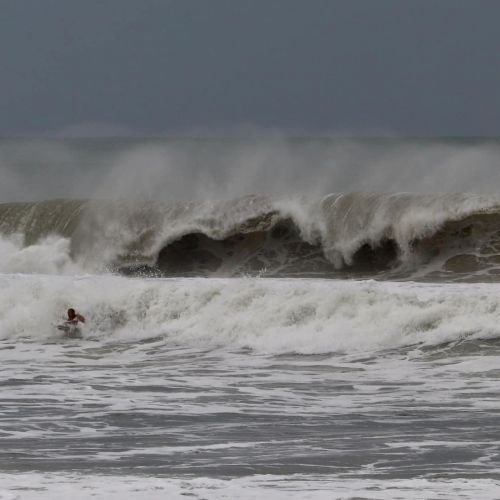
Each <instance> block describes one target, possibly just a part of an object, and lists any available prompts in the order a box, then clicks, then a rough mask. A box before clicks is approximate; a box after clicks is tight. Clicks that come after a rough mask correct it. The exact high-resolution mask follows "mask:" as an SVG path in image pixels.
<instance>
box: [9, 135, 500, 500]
mask: <svg viewBox="0 0 500 500" xmlns="http://www.w3.org/2000/svg"><path fill="white" fill-rule="evenodd" d="M416 156H418V158H419V159H418V162H416V160H415V157H416ZM61 158H62V159H63V160H64V169H69V171H71V173H72V176H73V177H75V176H78V180H79V182H80V186H81V193H80V194H81V196H74V195H70V196H68V193H67V192H66V193H61V192H59V191H58V188H57V183H55V182H54V179H55V178H56V177H54V176H52V177H51V182H48V183H46V184H43V186H42V184H40V183H41V182H42V180H41V178H38V180H39V183H38V184H37V187H36V188H33V190H32V192H30V193H26V191H23V190H22V189H21V186H24V183H23V182H21V180H23V179H24V180H25V181H27V180H28V179H33V178H37V175H39V174H37V173H36V172H37V170H36V167H37V166H39V165H45V166H46V167H47V168H48V169H49V170H50V171H51V172H52V173H54V172H57V171H58V169H59V168H61V169H63V167H62V166H61V167H58V165H59V164H60V162H61V161H62V160H61ZM200 158H202V159H203V161H204V162H205V163H206V165H207V168H208V169H209V170H210V168H214V169H215V170H214V172H216V173H217V175H216V181H217V183H219V184H220V185H221V186H222V187H220V188H219V189H218V190H217V189H216V190H211V189H210V182H209V181H210V178H209V177H207V178H204V179H202V180H200V179H194V180H196V181H197V182H196V183H195V184H196V185H197V187H196V189H195V191H196V192H194V191H192V192H189V193H188V192H185V193H181V187H179V188H175V186H181V185H182V183H180V181H179V179H180V178H182V175H181V174H180V173H179V172H177V171H176V170H175V168H174V166H175V165H182V167H183V169H184V171H183V172H184V174H185V175H187V172H188V173H189V172H190V173H191V175H192V177H193V176H194V174H193V172H198V170H199V161H200ZM242 158H243V159H244V160H245V161H244V164H245V167H246V168H247V170H245V172H243V171H242V170H241V169H239V170H238V174H237V175H236V174H234V175H229V173H228V172H229V170H230V167H231V168H232V167H233V166H235V165H239V164H241V162H242V161H243V160H242ZM249 158H250V160H249ZM367 158H370V160H371V161H372V162H374V163H375V164H376V165H380V164H382V163H383V164H384V165H386V167H385V168H384V169H383V170H380V169H379V170H378V171H379V173H380V176H382V172H384V173H385V174H384V175H386V176H387V175H389V176H394V174H395V172H396V170H395V167H391V163H394V159H395V158H397V160H398V165H401V162H402V161H403V160H404V161H406V162H408V164H411V165H412V166H413V167H415V165H417V164H418V165H424V164H425V165H426V164H427V163H429V167H428V170H426V171H425V172H427V174H426V175H423V174H422V171H421V170H420V174H419V175H418V176H419V177H422V179H427V180H425V183H427V182H430V184H432V185H433V186H434V185H435V186H436V187H439V186H438V184H437V182H436V179H438V176H437V174H435V171H436V170H438V171H439V170H440V169H441V170H440V177H441V178H448V179H450V178H453V179H455V177H456V176H454V175H451V174H450V168H451V167H450V166H453V168H451V170H453V172H455V174H456V173H458V170H457V169H458V168H459V167H458V166H460V169H461V168H462V167H461V165H462V164H464V162H468V161H470V160H471V159H472V160H475V162H476V163H475V168H476V171H475V173H474V175H475V176H476V177H477V175H478V172H483V173H484V174H486V173H489V174H491V176H493V171H494V168H497V167H496V165H497V163H495V162H497V161H498V159H500V147H499V146H498V144H497V143H495V142H491V141H490V142H486V143H483V142H478V141H476V142H474V141H468V142H467V141H466V142H464V143H457V142H456V141H455V142H453V141H448V142H446V141H444V142H441V143H439V142H436V141H429V142H427V143H421V142H418V141H417V142H415V141H413V142H411V141H407V142H405V141H399V140H395V141H394V142H393V143H388V142H387V141H378V142H377V141H368V142H363V141H359V142H358V143H353V142H352V141H351V142H348V143H346V142H345V141H335V140H331V141H329V142H328V141H325V140H322V141H316V142H315V141H312V142H311V141H302V142H301V141H299V142H297V141H292V142H291V143H289V144H288V143H287V144H284V143H283V141H280V142H279V143H274V142H273V143H269V141H268V142H265V141H264V143H262V142H260V143H259V142H258V141H257V142H255V141H253V142H249V143H245V144H243V145H242V144H236V145H235V143H234V142H231V141H229V143H226V142H222V143H220V142H215V143H214V142H210V141H209V142H203V141H201V142H200V141H191V142H190V141H184V142H182V141H181V142H178V143H175V142H174V144H172V143H171V142H168V141H163V142H162V141H143V140H137V141H136V142H133V141H132V142H131V143H130V142H125V143H124V142H123V141H121V142H120V141H118V142H113V141H111V140H106V141H94V142H92V141H90V142H89V141H86V142H85V141H84V142H81V141H80V142H78V141H76V142H71V141H59V142H57V141H56V142H51V141H48V142H42V143H38V142H29V141H28V142H26V141H25V142H23V141H21V142H19V141H18V142H16V141H3V142H2V141H0V167H1V168H2V171H0V173H1V174H2V175H1V177H0V179H2V181H3V182H2V186H0V195H1V199H0V374H1V376H0V387H1V391H0V440H1V447H0V448H1V449H0V499H9V500H10V499H23V500H24V499H28V500H31V499H33V500H41V499H43V500H45V499H56V500H57V499H63V498H64V499H66V498H68V496H71V497H73V498H75V499H87V498H91V497H97V498H102V497H106V498H109V499H110V500H111V499H122V498H151V499H157V498H158V499H160V498H162V499H163V498H179V499H180V498H185V497H186V496H190V497H192V498H199V499H221V498H227V499H233V498H243V499H253V498H273V499H281V498H283V499H284V498H287V499H288V498H296V499H303V498H310V499H327V498H328V499H330V498H338V499H356V498H370V499H372V498H373V499H386V498H398V499H421V498H430V499H460V498H463V499H466V498H467V499H468V498H485V499H495V498H499V497H500V440H499V439H498V425H499V415H500V391H499V382H500V368H499V367H500V197H499V196H497V195H496V194H495V193H494V192H488V190H487V189H483V190H482V191H486V194H481V195H478V194H471V191H472V190H468V189H465V187H462V186H460V187H461V189H460V192H459V191H456V192H444V191H445V190H443V192H439V191H438V190H435V191H434V190H432V191H431V190H429V189H427V187H428V186H427V185H424V184H425V183H424V184H420V185H417V180H415V179H411V182H412V183H413V185H414V186H415V187H418V189H415V190H414V191H412V192H410V191H408V190H404V189H398V190H396V191H394V190H391V192H389V191H388V190H381V189H377V187H378V186H377V185H376V183H374V182H373V179H374V175H371V176H370V179H371V183H372V184H371V186H365V185H363V186H359V187H361V188H362V189H359V190H357V189H350V190H348V189H346V188H347V187H353V186H352V185H349V186H348V182H347V181H346V179H347V178H348V177H346V176H347V174H346V172H347V171H349V168H350V167H352V164H353V163H359V164H364V163H363V161H366V159H367ZM139 160H140V162H142V163H141V166H142V167H143V168H141V169H139V170H136V168H137V164H138V162H139ZM249 161H250V163H252V162H257V163H259V164H262V165H265V166H268V165H269V164H270V162H271V163H272V164H275V165H277V168H278V170H279V168H285V167H283V165H285V164H286V165H291V167H290V168H291V171H289V170H286V169H285V170H286V172H288V173H289V178H288V179H287V180H288V181H289V182H284V184H286V186H287V188H286V189H289V192H287V191H286V189H285V188H284V187H283V186H281V184H280V186H281V188H280V189H275V187H276V186H277V185H278V184H275V185H273V184H272V183H271V182H267V181H268V180H269V179H267V178H266V187H267V188H268V189H261V188H262V186H257V185H254V186H252V187H253V188H255V189H253V190H252V193H253V194H248V192H246V193H243V192H239V188H238V189H234V185H235V182H236V181H235V179H239V182H236V185H237V186H239V185H240V184H246V186H247V188H248V186H249V185H250V184H251V183H252V182H251V181H250V180H249V175H250V174H248V169H250V166H251V165H250V166H249ZM58 162H59V163H58ZM140 162H139V163H140ZM326 163H328V165H330V164H331V165H334V166H335V168H333V167H328V169H330V170H328V169H326V167H325V164H326ZM403 163H404V162H403ZM306 164H307V165H308V166H309V167H310V169H312V170H309V171H310V174H311V175H308V178H310V177H313V178H315V179H316V180H315V182H317V179H318V177H319V174H320V173H321V175H322V176H323V177H322V179H323V181H321V182H320V183H323V184H325V192H322V193H321V192H319V191H318V190H317V189H312V188H311V186H307V189H306V185H305V184H304V182H303V179H299V180H300V182H299V183H298V184H297V185H294V183H293V182H292V181H291V179H292V178H294V179H295V178H300V177H301V175H302V174H301V170H300V166H301V165H306ZM315 165H316V170H314V168H315V167H314V166H315ZM318 165H319V166H318ZM493 166H494V168H493ZM252 168H253V167H252ZM51 169H52V170H51ZM186 169H187V170H186ZM325 169H326V170H325ZM251 170H252V169H251ZM257 170H258V169H257ZM61 171H62V170H61ZM139 171H140V172H141V173H140V174H139V173H138V172H139ZM259 172H260V173H262V172H261V171H260V170H259ZM328 172H329V173H330V175H331V176H333V177H335V182H334V183H333V184H335V187H336V188H337V189H331V186H330V185H329V182H330V181H329V180H328V181H327V177H328V176H327V173H328ZM339 172H340V173H339ZM368 172H369V169H367V170H366V171H365V173H367V175H366V176H365V178H366V177H367V176H368ZM444 173H447V174H448V177H447V176H446V175H444ZM292 174H293V175H292ZM334 174H335V175H334ZM340 174H342V175H340ZM214 175H215V174H214ZM287 175H288V174H287ZM23 176H24V177H23ZM165 176H166V177H167V181H164V177H165ZM285 177H286V176H285ZM193 178H194V177H193ZM107 179H108V180H109V179H113V180H114V181H116V182H115V184H116V186H115V187H116V190H115V191H113V193H114V194H115V196H113V197H112V196H110V194H111V189H110V184H107V182H108V181H107ZM127 179H128V180H129V181H127ZM223 179H230V181H228V183H227V185H225V186H224V185H223ZM429 179H432V182H431V181H429ZM491 179H493V177H491ZM282 180H283V178H282ZM320 180H321V179H320ZM469 180H470V179H469ZM174 181H175V182H174ZM342 182H344V184H342ZM170 183H172V184H174V188H173V189H171V190H170V191H168V193H169V194H168V195H167V191H166V189H167V188H166V186H167V185H168V184H170ZM490 183H491V184H492V182H490ZM94 185H98V186H99V187H100V189H99V190H98V191H96V190H95V189H88V187H89V186H94ZM200 185H203V186H204V187H205V188H206V189H205V190H204V189H201V188H200ZM394 186H396V185H395V184H391V187H394ZM230 187H231V189H229V188H230ZM297 187H300V189H295V188H297ZM367 187H371V188H373V189H366V188H367ZM396 187H397V186H396ZM400 187H402V186H400ZM457 187H458V186H457ZM135 189H137V190H138V191H137V193H136V194H137V197H134V196H131V193H133V192H135V191H134V190H135ZM37 190H38V191H37ZM128 190H130V191H128ZM146 191H147V193H146ZM176 191H178V192H177V194H179V195H180V194H182V196H181V198H183V199H176V196H175V194H176ZM229 191H230V193H229ZM159 193H161V196H159ZM255 193H266V194H255ZM26 194H29V196H28V195H26ZM69 194H71V193H69ZM146 194H150V195H152V196H145V195H146ZM229 194H230V195H229ZM139 195H140V196H139ZM153 195H154V196H153ZM69 307H74V308H76V309H77V310H78V312H80V313H82V314H83V315H84V316H85V317H86V318H87V322H86V324H85V325H84V326H83V327H82V338H80V339H70V338H65V337H64V336H63V335H62V333H61V332H60V331H59V330H57V325H58V324H60V323H61V322H62V321H64V318H65V314H66V310H67V309H68V308H69Z"/></svg>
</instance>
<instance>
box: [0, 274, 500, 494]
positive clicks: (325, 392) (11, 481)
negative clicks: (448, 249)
mask: <svg viewBox="0 0 500 500" xmlns="http://www.w3.org/2000/svg"><path fill="white" fill-rule="evenodd" d="M26 279H27V278H23V277H21V276H19V277H16V276H11V277H10V278H9V279H8V283H9V284H10V286H14V284H15V285H19V282H23V280H24V281H25V280H26ZM51 279H52V278H50V277H46V278H43V277H41V278H37V279H35V278H29V280H30V285H31V287H32V288H33V289H35V290H38V291H39V292H40V290H41V283H43V282H47V281H50V280H51ZM109 279H110V280H114V281H115V285H116V284H117V283H116V282H118V283H122V287H126V286H129V287H137V286H144V283H146V284H148V283H150V282H151V280H146V281H145V282H144V281H141V280H129V279H124V278H109ZM63 281H64V283H66V285H67V286H77V285H76V284H75V282H74V281H73V278H64V279H63ZM81 281H82V280H81V279H80V282H81ZM93 281H94V279H93V278H91V277H88V278H85V279H84V280H83V282H85V283H87V286H90V287H91V288H92V286H94V285H93ZM202 282H203V283H205V285H206V286H207V281H206V280H205V281H203V280H198V281H196V280H194V281H193V280H186V281H183V280H164V281H163V282H162V280H157V281H155V283H160V284H162V286H163V287H166V288H168V287H174V288H176V289H179V288H182V286H184V287H186V286H188V287H189V289H190V290H192V289H199V288H200V287H201V286H202V285H201V284H200V283H202ZM243 283H244V286H246V287H247V288H249V287H250V285H253V286H255V285H256V283H257V284H258V285H259V286H261V287H262V289H264V290H267V291H268V293H269V290H274V291H276V289H280V287H281V289H283V288H294V287H295V288H297V287H299V288H300V287H301V286H303V282H302V280H301V282H300V283H297V282H296V281H294V280H283V281H270V282H266V280H248V282H246V281H244V280H243ZM231 284H232V281H231V280H229V281H228V282H226V283H225V286H227V287H231ZM80 286H81V285H80ZM240 286H243V285H241V283H240ZM346 286H347V287H349V286H350V287H357V288H358V290H357V292H358V295H362V293H363V288H366V286H372V287H375V289H374V290H372V291H373V292H374V293H379V294H385V296H386V299H387V300H389V298H390V296H391V294H392V295H393V297H396V296H400V297H401V296H404V295H405V294H407V295H408V297H411V296H412V295H411V294H413V293H415V287H416V290H417V291H418V293H419V294H420V301H421V307H423V308H424V309H425V308H426V307H430V305H429V304H430V301H429V302H428V303H427V305H425V304H426V302H425V299H426V298H428V296H429V297H435V295H436V293H437V291H436V287H438V286H437V285H435V286H434V290H433V291H432V292H429V290H428V288H431V287H430V286H428V285H418V286H417V285H400V289H398V290H396V291H397V292H398V294H397V295H396V293H395V290H394V289H393V288H391V290H389V289H388V288H387V285H383V284H380V285H373V284H372V285H366V284H363V282H359V283H351V284H350V285H348V284H345V283H341V282H332V281H328V282H322V281H313V280H311V281H310V282H309V287H310V289H311V293H314V291H315V289H317V288H318V287H319V288H320V289H321V290H322V291H323V292H324V293H326V292H328V289H330V290H329V291H330V293H331V295H332V297H335V294H336V293H337V294H338V288H339V287H340V288H341V289H342V288H343V287H346ZM384 286H385V288H384ZM394 286H395V285H394V284H392V285H391V287H394ZM441 287H442V288H441V299H440V301H441V307H445V306H446V304H447V301H448V302H449V301H451V300H452V297H455V298H456V297H458V296H462V297H463V294H462V295H459V294H458V293H457V289H458V290H459V291H460V286H459V285H448V286H447V285H441ZM101 288H102V286H101ZM438 288H439V287H438ZM247 291H248V290H247ZM498 291H500V289H497V286H496V285H482V286H479V287H478V289H477V291H476V294H475V295H474V294H473V295H471V297H470V300H474V297H476V298H477V297H479V298H481V297H483V298H484V297H486V296H487V295H490V296H491V295H493V294H496V295H498V294H497V292H498ZM233 292H234V294H235V293H236V292H235V290H233ZM192 293H194V292H192ZM469 293H470V291H469ZM426 294H427V295H426ZM429 294H430V295H429ZM188 299H191V300H192V299H193V297H192V296H191V297H188V298H187V299H186V300H188ZM372 299H373V297H372ZM275 300H276V297H275ZM342 300H344V301H345V300H348V299H346V296H343V299H342ZM408 300H409V299H408ZM462 300H463V299H462ZM492 300H493V301H494V302H495V303H496V302H497V301H498V302H499V303H500V299H497V298H496V296H495V297H494V298H493V299H492ZM443 304H444V306H443ZM150 306H151V304H150ZM212 307H214V304H212ZM246 307H247V313H251V312H252V311H251V306H249V305H247V306H246ZM351 307H354V304H351ZM248 308H250V309H248ZM393 308H399V309H400V313H403V308H402V306H401V304H398V303H394V304H393ZM253 312H254V313H255V314H257V311H253ZM3 314H4V318H5V317H6V312H5V311H4V313H3ZM492 314H496V313H492ZM498 314H500V312H499V313H498ZM333 318H334V319H335V321H333V320H332V321H331V322H330V324H329V335H330V336H331V338H332V341H334V339H335V336H339V335H342V334H344V333H345V332H343V328H344V327H349V324H348V323H346V322H345V321H346V318H345V317H344V318H343V320H344V324H343V323H342V322H341V321H340V320H339V318H338V317H336V316H333ZM380 321H381V319H380V318H378V319H377V318H373V322H374V324H375V323H377V322H378V323H380ZM299 324H300V322H299ZM242 326H243V327H242V329H241V330H240V335H241V332H245V331H246V332H248V330H245V328H244V325H242ZM200 327H201V326H200V325H197V327H196V328H200ZM387 327H389V324H387ZM205 328H206V329H209V328H212V330H213V333H212V335H216V332H217V331H220V330H221V328H222V326H221V325H216V324H214V323H212V324H211V323H210V322H207V323H206V325H205ZM290 328H291V327H290ZM418 328H419V327H417V329H418ZM306 330H307V331H306ZM299 331H300V328H299ZM372 331H375V330H372ZM124 332H125V330H119V331H115V332H114V333H112V334H109V335H106V332H103V331H92V328H91V327H90V324H89V328H88V330H87V331H86V334H85V339H83V340H64V339H61V338H59V337H57V335H55V334H54V335H49V336H45V337H37V335H36V333H35V332H34V334H33V335H32V336H30V335H28V332H23V334H22V336H20V337H17V338H12V337H11V338H4V340H2V342H1V344H0V358H1V360H2V363H1V366H0V376H1V393H0V394H1V397H0V408H1V411H0V430H1V435H0V436H1V442H2V449H1V452H0V468H1V470H2V472H3V475H2V476H1V477H2V481H1V482H0V484H1V485H2V486H0V492H1V495H3V496H0V498H45V497H46V495H47V494H48V492H50V496H51V497H53V498H58V495H59V496H61V498H62V497H63V496H64V495H65V494H67V493H68V490H69V489H70V488H71V489H73V488H76V489H77V490H78V491H79V492H80V493H79V494H81V495H82V498H87V497H86V496H85V494H89V495H90V493H91V492H94V493H95V492H96V491H98V492H99V494H104V492H105V493H106V495H107V496H111V498H115V497H116V498H118V497H119V496H120V495H132V492H133V491H135V490H139V491H143V492H148V493H147V496H148V497H151V498H163V497H162V495H165V494H167V493H168V494H169V495H171V496H172V497H173V498H175V497H176V496H179V497H182V496H183V495H184V494H186V493H189V494H190V495H194V497H197V498H225V497H226V495H227V498H230V497H231V495H239V496H241V497H243V498H245V497H247V498H254V497H255V496H258V495H266V494H268V495H269V496H270V497H272V498H276V497H277V498H281V497H280V496H279V495H284V496H283V498H285V497H290V496H292V497H293V496H296V497H297V498H304V495H309V497H310V498H323V497H324V498H331V495H332V494H334V493H335V494H337V495H338V498H351V497H352V498H355V497H356V496H360V495H361V496H362V497H364V498H387V497H388V496H387V495H389V497H392V493H388V492H390V491H394V488H395V489H396V490H397V492H398V495H399V496H397V498H422V492H426V495H429V496H427V497H428V498H469V497H474V496H475V495H476V494H478V495H479V494H480V496H481V497H482V498H495V497H497V496H498V494H499V491H500V490H499V488H500V487H499V486H498V485H500V482H499V483H498V485H497V482H496V481H497V480H500V468H499V463H500V453H499V452H500V440H499V439H498V425H499V423H500V413H499V412H500V389H499V378H500V368H499V367H500V343H499V342H498V339H497V338H496V337H494V338H485V337H487V335H486V333H487V332H485V331H483V332H482V333H481V334H478V333H477V332H476V334H474V335H472V336H471V335H470V334H469V336H468V337H467V336H465V334H464V333H465V332H462V333H463V334H464V335H462V334H458V335H457V336H456V338H455V339H453V340H450V341H449V342H444V343H438V344H437V345H431V344H432V342H427V344H429V345H424V344H423V343H422V342H420V343H418V344H414V343H413V342H411V343H410V344H409V345H406V346H400V347H399V348H395V349H393V348H390V346H385V347H383V348H379V349H373V347H370V349H365V348H363V346H362V345H358V346H357V347H356V348H355V349H351V350H350V351H351V352H331V353H328V352H323V353H321V354H301V353H300V352H295V353H294V352H293V351H300V344H297V343H296V342H297V332H295V333H294V335H292V336H291V338H290V342H291V343H290V348H289V349H288V352H285V351H287V349H281V350H282V351H283V352H281V353H273V352H272V350H273V349H275V348H276V347H275V346H273V345H272V344H268V347H267V349H266V343H265V342H261V343H259V344H258V345H259V346H260V347H259V348H258V349H256V348H253V349H250V348H242V347H238V348H231V347H227V346H226V347H224V346H215V345H210V343H209V342H207V341H206V337H205V336H204V335H203V333H204V332H200V331H198V330H196V332H195V330H194V327H193V331H192V332H191V336H190V337H187V338H189V339H190V340H189V342H188V341H185V342H180V338H181V337H179V336H178V335H175V334H174V332H172V331H169V330H168V329H166V330H165V331H164V332H163V333H162V334H159V335H149V336H148V335H145V334H144V332H141V333H140V334H138V332H135V337H134V338H132V335H133V333H134V332H131V331H129V330H126V332H127V334H126V335H125V333H124ZM214 332H215V333H214ZM232 332H233V335H234V336H235V337H236V336H237V335H238V331H237V329H236V328H235V327H234V325H233V327H232ZM290 332H292V329H291V330H290ZM302 332H303V334H304V335H309V336H311V337H314V334H315V332H314V329H311V328H309V326H308V325H307V324H304V323H303V326H302ZM429 332H430V333H429ZM205 333H206V332H205ZM456 333H457V332H456ZM420 334H421V335H423V337H422V338H421V340H424V337H425V336H426V335H430V336H432V335H433V332H432V329H428V330H427V333H426V332H424V333H422V331H420ZM434 334H436V332H434ZM196 335H199V336H198V337H196ZM268 335H282V336H286V335H287V330H286V329H285V328H282V329H281V330H280V331H279V329H277V328H275V329H274V331H273V332H272V333H269V332H268ZM322 335H324V332H323V334H322ZM222 338H223V339H226V338H227V332H226V333H224V335H223V337H222ZM410 338H411V337H410ZM383 339H384V341H385V342H387V339H386V337H383ZM294 342H295V343H296V344H295V347H294ZM186 343H189V344H190V345H189V346H186ZM242 343H245V342H241V341H240V342H239V344H242ZM246 343H247V344H249V345H250V344H251V335H250V337H249V338H248V339H247V341H246ZM196 344H198V345H196ZM368 344H369V345H370V346H372V345H373V344H370V343H368ZM265 351H267V352H265ZM153 485H154V487H153ZM19 488H21V489H19ZM24 488H26V489H24ZM387 488H388V490H387ZM455 488H456V489H457V490H456V491H455V492H454V489H455ZM356 492H357V493H356ZM9 495H10V496H9ZM155 495H157V496H155ZM245 495H246V496H245ZM277 495H278V496H277ZM384 495H385V496H384ZM433 495H434V496H433ZM460 495H462V496H460Z"/></svg>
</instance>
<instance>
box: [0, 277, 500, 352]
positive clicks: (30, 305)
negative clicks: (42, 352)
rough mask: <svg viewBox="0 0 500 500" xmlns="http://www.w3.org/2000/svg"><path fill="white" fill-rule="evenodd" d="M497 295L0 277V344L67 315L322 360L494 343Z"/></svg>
mask: <svg viewBox="0 0 500 500" xmlns="http://www.w3.org/2000/svg"><path fill="white" fill-rule="evenodd" d="M499 292H500V287H499V286H498V285H488V284H477V285H470V284H468V285H458V284H432V285H431V284H416V283H388V282H384V283H380V282H374V281H365V282H363V281H359V282H356V281H350V282H349V281H348V282H346V281H334V280H304V279H302V280H294V279H274V280H273V279H259V278H251V279H250V278H233V279H201V278H200V279H198V278H196V279H138V278H134V279H128V278H122V277H115V276H100V277H97V276H89V277H84V276H82V277H69V276H68V277H65V276H43V275H39V276H33V275H2V276H0V335H1V337H2V338H13V337H25V336H29V337H32V338H34V339H46V338H48V337H52V336H54V335H57V333H56V331H55V329H54V324H55V323H57V322H58V321H59V319H60V318H61V316H62V315H63V314H64V312H65V310H66V308H67V307H70V306H72V307H76V308H77V309H78V310H80V311H81V312H82V313H83V314H84V315H86V316H87V318H88V320H89V321H88V325H87V327H86V330H85V336H87V337H96V338H100V339H110V340H113V341H117V340H132V339H142V338H150V337H155V336H159V335H160V336H163V337H164V342H167V343H169V344H171V345H183V346H186V345H187V346H189V345H192V346H198V347H199V346H204V347H206V348H221V347H222V348H228V349H239V348H251V349H254V350H255V351H257V352H264V353H282V352H297V353H306V354H310V353H326V352H336V351H337V352H338V351H352V350H355V351H364V350H379V349H390V348H398V347H401V346H408V345H413V344H424V345H437V344H441V343H445V342H453V341H458V340H462V339H464V338H492V337H498V336H500V299H499V297H500V293H499Z"/></svg>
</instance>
